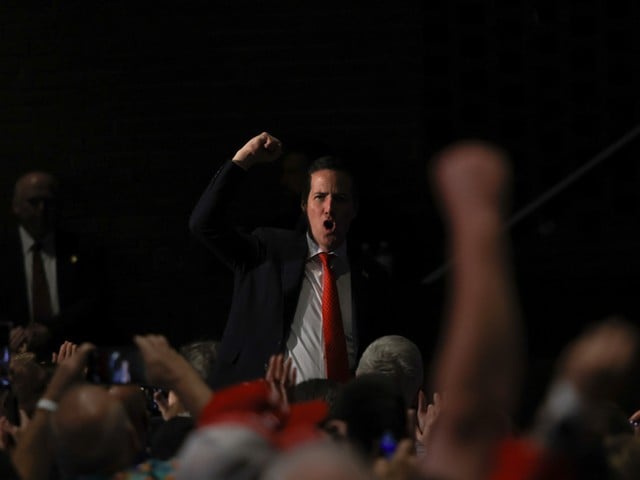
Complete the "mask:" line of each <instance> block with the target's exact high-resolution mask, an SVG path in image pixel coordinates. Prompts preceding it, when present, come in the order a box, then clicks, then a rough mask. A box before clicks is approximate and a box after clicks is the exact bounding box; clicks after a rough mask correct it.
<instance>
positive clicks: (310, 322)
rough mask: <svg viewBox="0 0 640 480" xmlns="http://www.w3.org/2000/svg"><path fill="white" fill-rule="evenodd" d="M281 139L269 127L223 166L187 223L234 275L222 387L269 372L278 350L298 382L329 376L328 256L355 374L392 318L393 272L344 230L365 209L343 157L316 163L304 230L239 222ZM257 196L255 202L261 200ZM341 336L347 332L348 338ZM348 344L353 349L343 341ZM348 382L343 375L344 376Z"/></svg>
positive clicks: (216, 382) (221, 356) (219, 377)
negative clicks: (254, 175)
mask: <svg viewBox="0 0 640 480" xmlns="http://www.w3.org/2000/svg"><path fill="white" fill-rule="evenodd" d="M281 152H282V145H281V142H280V140H278V139H277V138H275V137H273V136H271V135H270V134H268V133H266V132H264V133H262V134H260V135H257V136H255V137H254V138H252V139H251V140H249V141H248V142H247V143H246V144H245V145H244V146H243V147H242V148H241V149H240V150H238V152H237V153H236V154H235V156H234V157H233V159H232V160H231V161H228V162H225V163H224V164H223V165H222V167H221V168H220V169H219V170H218V172H217V173H216V174H215V176H214V177H213V179H212V181H211V182H210V184H209V186H208V187H207V189H206V190H205V192H204V193H203V194H202V196H201V198H200V200H199V202H198V203H197V205H196V207H195V209H194V211H193V213H192V215H191V218H190V222H189V226H190V230H191V232H192V234H193V235H195V236H196V237H197V238H198V239H200V240H201V241H202V242H203V243H204V244H205V245H206V246H207V247H209V248H210V249H211V250H212V251H213V252H214V253H215V254H216V255H217V256H218V258H219V259H220V260H222V262H224V263H225V264H226V265H227V266H229V267H230V268H231V269H232V270H233V272H234V291H233V298H232V301H231V306H230V311H229V316H228V319H227V323H226V326H225V330H224V333H223V335H222V339H221V341H220V344H219V350H218V362H217V365H216V370H215V372H214V374H213V375H212V378H211V382H210V383H211V385H212V386H213V387H214V388H215V387H221V386H225V385H229V384H233V383H236V382H239V381H244V380H250V379H255V378H259V377H263V376H264V372H265V368H266V366H267V364H268V361H269V358H270V356H271V355H272V354H275V353H280V352H283V353H285V354H286V356H287V358H288V359H289V361H291V362H292V365H293V366H294V367H295V368H296V370H297V373H298V376H297V380H298V381H299V382H300V381H303V380H306V379H309V378H327V376H328V373H327V372H328V370H329V369H330V367H329V366H328V364H327V358H328V357H331V355H332V354H330V353H329V354H328V353H327V351H326V350H325V348H333V347H327V345H325V341H326V340H327V338H326V337H327V334H326V331H325V330H323V328H324V327H323V319H322V317H323V315H322V309H323V307H322V295H323V291H324V290H325V288H324V284H323V281H324V278H325V273H324V272H325V270H323V268H324V267H323V265H322V263H321V261H320V257H321V256H323V255H321V254H324V252H326V253H327V254H328V255H329V256H330V257H331V261H332V266H331V268H330V270H331V271H332V272H333V276H334V277H336V284H337V289H338V294H339V305H340V313H341V320H342V330H341V331H342V332H343V333H344V339H343V340H340V341H338V342H337V344H339V345H338V346H339V347H340V348H342V349H343V352H344V348H346V356H347V357H348V358H347V360H348V366H347V367H346V368H348V370H349V371H350V374H353V370H354V369H355V365H356V362H357V359H358V357H359V355H360V353H361V352H362V351H363V349H364V348H365V347H366V346H367V345H368V344H369V343H370V341H371V340H373V339H374V338H376V337H377V336H380V335H381V334H382V333H385V330H383V329H382V328H381V327H382V326H384V327H387V326H388V325H390V324H392V323H393V319H392V318H389V315H390V313H389V312H390V310H389V308H388V305H387V304H386V300H387V298H388V294H389V292H390V289H389V283H388V282H389V278H388V277H385V276H384V272H383V271H382V269H379V268H378V269H376V265H375V264H374V263H373V262H371V263H370V264H367V263H366V262H365V260H364V259H363V258H361V257H362V256H361V251H360V250H359V249H358V248H357V247H359V245H357V244H351V243H350V244H349V245H347V234H348V233H349V230H350V227H351V224H352V221H353V220H354V219H355V217H356V214H357V211H358V196H357V192H356V187H355V184H354V179H353V176H352V174H351V173H350V172H349V170H348V169H347V167H346V165H345V164H344V163H343V162H342V161H341V160H340V159H339V158H336V157H322V158H320V159H317V160H316V161H315V162H313V163H312V165H311V166H310V168H309V175H308V180H307V185H306V188H305V191H304V192H303V193H302V198H301V207H302V211H303V212H304V214H305V216H306V220H307V223H306V225H305V227H306V228H303V229H297V230H285V229H280V228H269V227H261V228H257V229H255V230H253V232H251V233H247V232H244V231H243V230H242V229H241V228H238V225H237V217H235V218H234V214H237V213H238V212H235V211H234V205H236V204H234V201H235V200H237V199H235V198H234V197H235V194H236V193H237V192H238V191H239V190H240V189H241V187H242V185H243V182H245V181H246V180H245V179H246V177H247V171H248V170H249V169H250V168H252V167H254V166H255V165H257V164H260V163H268V162H273V161H274V160H276V159H277V158H278V157H279V156H280V154H281ZM259 200H260V199H258V201H259ZM341 335H342V334H341ZM345 344H346V345H345ZM343 380H344V379H343Z"/></svg>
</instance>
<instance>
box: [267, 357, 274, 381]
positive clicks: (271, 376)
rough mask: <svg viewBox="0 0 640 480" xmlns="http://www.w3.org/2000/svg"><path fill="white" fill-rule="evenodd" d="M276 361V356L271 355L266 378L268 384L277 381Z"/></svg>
mask: <svg viewBox="0 0 640 480" xmlns="http://www.w3.org/2000/svg"><path fill="white" fill-rule="evenodd" d="M275 361H276V357H275V355H271V356H270V357H269V364H268V365H267V373H266V374H265V376H264V378H265V380H266V381H267V382H274V381H275Z"/></svg>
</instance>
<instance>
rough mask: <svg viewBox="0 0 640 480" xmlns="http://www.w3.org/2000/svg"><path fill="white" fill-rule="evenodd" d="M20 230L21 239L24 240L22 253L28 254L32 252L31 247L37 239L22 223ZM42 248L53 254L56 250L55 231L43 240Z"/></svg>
mask: <svg viewBox="0 0 640 480" xmlns="http://www.w3.org/2000/svg"><path fill="white" fill-rule="evenodd" d="M18 230H19V232H20V241H21V242H22V253H23V254H24V255H25V256H26V255H27V254H28V253H29V252H31V248H32V247H33V244H34V243H36V241H35V240H34V239H33V237H32V236H31V235H30V234H29V232H27V230H26V229H25V228H24V227H23V226H22V225H20V227H19V229H18ZM42 250H43V251H44V252H46V253H49V254H53V252H54V251H55V244H54V239H53V233H48V234H47V235H46V236H45V237H44V239H43V240H42Z"/></svg>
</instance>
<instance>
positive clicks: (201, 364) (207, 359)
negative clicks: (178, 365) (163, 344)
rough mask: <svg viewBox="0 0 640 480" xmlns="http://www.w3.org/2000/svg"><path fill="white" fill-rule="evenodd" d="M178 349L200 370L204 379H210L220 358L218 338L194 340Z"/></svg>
mask: <svg viewBox="0 0 640 480" xmlns="http://www.w3.org/2000/svg"><path fill="white" fill-rule="evenodd" d="M178 351H179V352H180V354H181V355H182V356H183V357H184V358H186V359H187V361H188V362H189V363H190V364H191V366H193V368H195V369H196V370H197V371H198V373H199V374H200V377H202V379H203V380H205V381H207V380H208V379H209V377H210V376H211V372H213V368H214V367H215V364H216V361H217V359H218V342H217V341H216V340H194V341H192V342H189V343H185V344H184V345H181V346H180V348H179V349H178Z"/></svg>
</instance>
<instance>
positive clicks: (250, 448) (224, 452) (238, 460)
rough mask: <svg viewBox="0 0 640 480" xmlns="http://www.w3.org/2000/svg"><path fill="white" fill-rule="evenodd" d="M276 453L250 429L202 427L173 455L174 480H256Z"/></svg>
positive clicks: (230, 425)
mask: <svg viewBox="0 0 640 480" xmlns="http://www.w3.org/2000/svg"><path fill="white" fill-rule="evenodd" d="M276 454H277V450H276V449H275V448H274V447H273V445H271V443H270V442H269V441H268V440H267V439H266V438H265V437H264V436H262V435H260V434H259V433H257V432H255V431H253V430H252V429H251V428H248V427H244V426H241V425H237V424H235V425H234V424H222V425H213V426H207V427H202V428H198V429H196V430H194V431H193V432H191V433H190V434H189V436H188V437H187V439H186V441H185V442H184V444H183V446H182V448H181V449H180V450H179V451H178V454H177V467H176V472H175V478H176V480H211V479H214V478H215V479H219V480H254V479H255V480H257V479H258V478H259V477H260V474H261V472H262V470H263V469H264V467H265V466H266V465H267V463H268V462H269V461H270V460H271V459H272V458H274V456H275V455H276Z"/></svg>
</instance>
